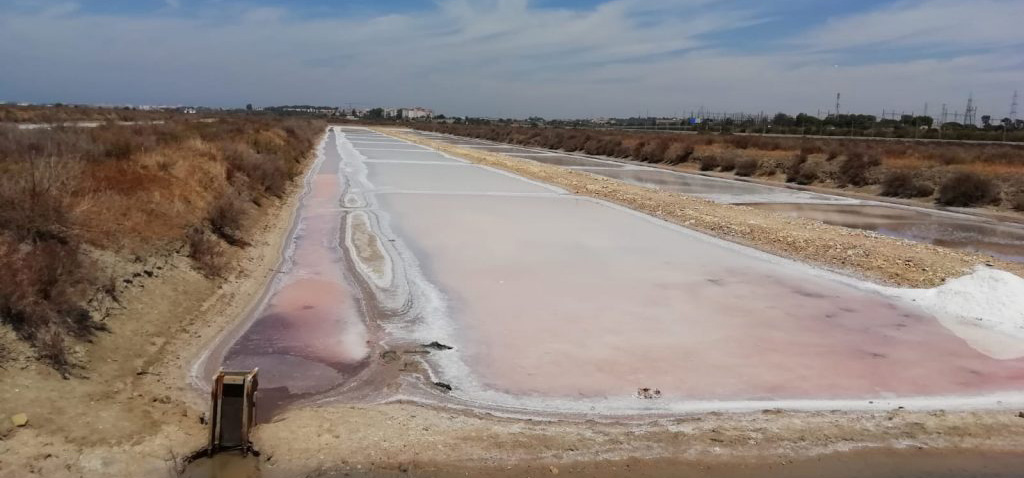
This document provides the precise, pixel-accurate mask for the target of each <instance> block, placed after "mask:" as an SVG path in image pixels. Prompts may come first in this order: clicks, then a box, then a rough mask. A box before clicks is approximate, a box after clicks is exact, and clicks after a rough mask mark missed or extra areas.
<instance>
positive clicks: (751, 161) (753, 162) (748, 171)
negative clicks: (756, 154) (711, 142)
mask: <svg viewBox="0 0 1024 478" xmlns="http://www.w3.org/2000/svg"><path fill="white" fill-rule="evenodd" d="M760 166H761V162H760V161H758V159H757V158H740V159H739V160H738V161H736V175H737V176H744V177H750V176H753V175H754V173H756V172H757V168H758V167H760Z"/></svg>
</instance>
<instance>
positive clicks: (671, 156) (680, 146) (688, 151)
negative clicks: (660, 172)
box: [664, 141, 694, 164]
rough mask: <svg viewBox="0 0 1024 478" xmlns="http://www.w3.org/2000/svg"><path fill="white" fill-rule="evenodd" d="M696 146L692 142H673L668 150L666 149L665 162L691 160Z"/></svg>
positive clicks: (676, 162)
mask: <svg viewBox="0 0 1024 478" xmlns="http://www.w3.org/2000/svg"><path fill="white" fill-rule="evenodd" d="M693 152H694V148H693V145H692V144H689V143H680V142H678V141H677V142H673V143H672V145H671V146H669V147H668V150H667V151H665V158H664V162H665V163H668V164H680V163H685V162H687V161H689V160H690V157H692V156H693Z"/></svg>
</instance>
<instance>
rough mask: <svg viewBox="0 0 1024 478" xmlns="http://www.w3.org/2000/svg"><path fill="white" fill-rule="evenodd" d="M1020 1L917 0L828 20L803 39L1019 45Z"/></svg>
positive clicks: (1022, 35)
mask: <svg viewBox="0 0 1024 478" xmlns="http://www.w3.org/2000/svg"><path fill="white" fill-rule="evenodd" d="M1021 19H1024V2H1021V1H1020V0H971V1H964V0H923V1H921V0H916V1H902V2H896V3H894V4H893V5H891V6H889V7H885V8H881V9H878V10H875V11H870V12H865V13H862V14H857V15H851V16H847V17H842V18H836V19H833V20H830V21H829V22H827V23H825V24H824V25H822V26H820V27H818V28H814V29H812V30H811V31H810V32H808V33H807V34H806V35H804V36H803V37H802V40H803V43H804V44H805V45H807V46H811V47H814V48H819V49H843V48H852V47H862V46H877V47H879V48H886V47H893V46H900V47H924V48H929V49H938V48H992V47H1005V46H1013V45H1020V44H1022V43H1024V30H1022V29H1021V28H1020V22H1021Z"/></svg>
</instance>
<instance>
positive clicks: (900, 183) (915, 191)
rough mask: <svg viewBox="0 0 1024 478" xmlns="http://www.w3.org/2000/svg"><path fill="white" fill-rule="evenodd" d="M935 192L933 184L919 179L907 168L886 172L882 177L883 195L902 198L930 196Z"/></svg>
mask: <svg viewBox="0 0 1024 478" xmlns="http://www.w3.org/2000/svg"><path fill="white" fill-rule="evenodd" d="M934 193H935V188H934V187H932V185H930V184H927V183H924V182H920V181H917V179H916V178H915V177H914V174H913V173H911V172H910V171H906V170H900V169H898V170H895V171H889V172H888V173H886V175H885V177H883V178H882V192H881V195H882V196H888V197H900V198H920V197H928V196H931V195H932V194H934Z"/></svg>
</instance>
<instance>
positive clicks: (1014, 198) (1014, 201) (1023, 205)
mask: <svg viewBox="0 0 1024 478" xmlns="http://www.w3.org/2000/svg"><path fill="white" fill-rule="evenodd" d="M1010 207H1011V208H1013V209H1015V210H1017V211H1024V191H1017V192H1016V193H1014V194H1013V195H1011V196H1010Z"/></svg>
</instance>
